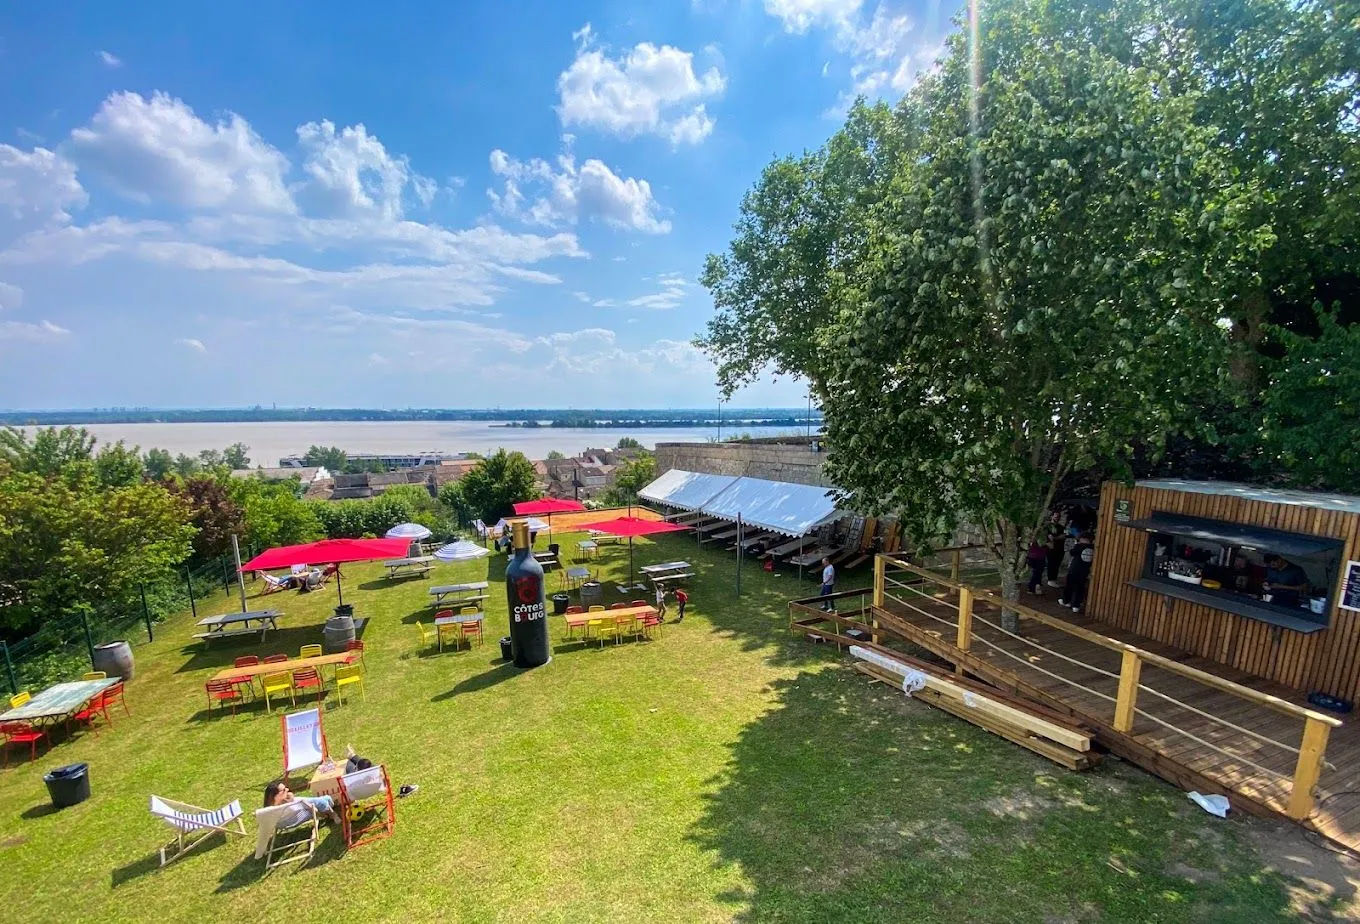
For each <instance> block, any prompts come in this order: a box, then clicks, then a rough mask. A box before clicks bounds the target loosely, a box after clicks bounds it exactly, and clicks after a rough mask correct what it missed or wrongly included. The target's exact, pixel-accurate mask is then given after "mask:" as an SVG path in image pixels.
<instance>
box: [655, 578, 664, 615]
mask: <svg viewBox="0 0 1360 924" xmlns="http://www.w3.org/2000/svg"><path fill="white" fill-rule="evenodd" d="M656 615H657V618H658V619H661V620H665V618H666V585H665V584H662V583H660V582H658V583H657V585H656Z"/></svg>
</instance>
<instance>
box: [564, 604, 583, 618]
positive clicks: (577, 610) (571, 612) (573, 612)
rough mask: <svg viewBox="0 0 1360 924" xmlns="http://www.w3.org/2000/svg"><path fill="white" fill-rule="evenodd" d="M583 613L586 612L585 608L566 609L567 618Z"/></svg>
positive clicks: (572, 607) (570, 607) (573, 607)
mask: <svg viewBox="0 0 1360 924" xmlns="http://www.w3.org/2000/svg"><path fill="white" fill-rule="evenodd" d="M585 611H586V608H585V607H584V606H569V607H567V615H568V616H574V615H576V614H577V613H584V612H585Z"/></svg>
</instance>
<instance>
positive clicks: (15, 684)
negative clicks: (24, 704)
mask: <svg viewBox="0 0 1360 924" xmlns="http://www.w3.org/2000/svg"><path fill="white" fill-rule="evenodd" d="M0 651H3V652H4V653H5V674H6V675H7V676H8V677H9V689H10V692H11V693H18V692H19V681H18V680H17V679H15V677H14V662H13V661H11V660H10V659H9V645H7V644H6V643H5V642H4V640H0Z"/></svg>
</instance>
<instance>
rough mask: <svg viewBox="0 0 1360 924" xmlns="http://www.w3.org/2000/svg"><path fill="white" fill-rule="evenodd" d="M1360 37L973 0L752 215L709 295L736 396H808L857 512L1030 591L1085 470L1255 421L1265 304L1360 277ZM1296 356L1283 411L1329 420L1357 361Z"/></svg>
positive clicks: (770, 173) (1285, 17) (1337, 26)
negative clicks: (979, 555)
mask: <svg viewBox="0 0 1360 924" xmlns="http://www.w3.org/2000/svg"><path fill="white" fill-rule="evenodd" d="M1354 39H1355V36H1354V26H1353V23H1347V22H1346V21H1345V18H1344V17H1337V16H1335V15H1334V14H1333V13H1332V12H1330V11H1329V8H1327V7H1324V6H1321V5H1318V4H1313V3H1302V4H1300V3H1293V2H1288V0H1244V2H1243V3H1240V4H1234V5H1232V6H1231V7H1224V6H1222V5H1215V4H1211V5H1207V6H1206V5H1203V4H1196V3H1192V2H1190V0H1165V2H1163V0H1098V2H1096V3H1089V2H1084V0H1083V2H1077V0H1056V2H1054V0H996V2H992V3H988V4H983V5H981V6H980V19H979V22H978V41H977V43H976V46H975V47H973V48H970V46H969V44H968V43H967V42H966V40H965V38H964V37H963V36H961V35H955V36H954V37H953V38H951V40H950V42H949V45H948V51H947V55H946V57H945V59H944V62H943V64H942V67H941V69H940V70H939V72H938V73H936V74H933V75H930V76H928V77H926V78H924V79H923V80H922V81H921V83H919V84H918V85H917V87H916V88H914V89H913V91H912V92H911V93H910V94H909V96H908V97H907V98H906V99H904V100H903V101H902V103H901V104H900V105H899V106H898V107H897V109H896V110H895V111H894V112H893V113H891V114H887V113H884V112H883V111H882V110H877V111H876V115H875V121H873V122H872V123H871V124H872V125H873V126H874V130H873V131H869V132H866V131H865V113H866V110H864V109H863V108H862V107H861V109H860V110H859V111H857V112H855V113H852V115H851V119H850V121H849V122H848V123H847V126H846V128H845V129H843V130H842V131H841V132H839V133H837V135H836V136H835V137H834V138H833V139H832V141H831V142H830V143H829V144H828V145H827V146H826V147H825V148H824V149H823V150H822V151H820V152H817V153H816V154H814V155H805V156H804V157H803V158H799V159H784V160H781V161H777V162H776V163H775V164H772V165H771V167H770V168H768V169H767V170H766V172H765V174H764V175H762V177H761V180H760V182H759V183H758V184H757V186H756V188H755V189H754V190H753V191H752V193H751V194H750V195H748V197H747V199H746V200H745V201H744V202H743V206H742V217H741V219H740V221H739V222H738V225H737V229H736V232H737V233H736V236H735V239H734V241H733V243H732V245H731V248H730V249H729V251H728V253H726V254H724V255H722V256H718V257H711V258H710V261H709V264H708V269H707V272H706V274H705V279H704V281H705V284H706V285H708V286H709V288H710V290H711V291H712V292H713V295H714V300H715V304H716V305H717V308H718V316H717V317H716V318H715V320H714V322H713V323H712V324H710V326H709V330H708V335H707V337H705V338H704V339H703V340H701V341H700V345H701V346H703V347H704V348H705V349H706V350H707V351H708V352H709V353H710V355H712V356H713V358H714V359H715V360H716V361H717V362H718V364H719V384H720V385H721V386H722V387H723V388H724V389H726V390H728V391H730V390H731V388H732V387H734V386H735V385H738V384H741V383H742V382H744V381H747V380H748V379H749V378H750V377H751V376H753V375H754V374H756V373H757V372H758V371H759V370H760V369H762V368H764V367H767V366H772V367H773V368H774V369H775V371H777V372H796V373H798V374H800V375H803V376H804V377H806V378H807V379H809V381H810V382H811V383H812V385H813V388H814V390H815V391H816V392H817V394H818V397H819V399H820V401H821V403H822V406H823V409H824V411H825V414H826V422H827V429H828V433H829V436H830V449H831V453H830V456H829V460H828V463H829V466H830V468H829V474H830V475H831V477H832V478H833V479H834V480H835V482H836V483H837V484H838V485H840V486H841V487H842V488H844V489H845V490H846V491H847V492H848V493H850V494H851V495H852V497H851V498H850V502H851V505H852V506H855V507H857V508H858V509H863V510H865V511H866V512H877V511H884V510H893V511H896V512H899V513H900V514H901V515H902V516H903V517H904V523H905V525H906V526H907V527H908V528H909V529H910V530H911V532H912V533H913V534H914V536H915V538H916V539H917V540H918V541H921V542H930V541H937V540H939V539H941V538H943V537H944V536H945V535H947V533H948V532H949V530H950V529H951V527H953V526H954V525H956V524H958V523H960V522H967V523H969V524H971V525H980V526H984V527H986V528H988V529H989V530H990V533H991V535H992V537H993V543H994V548H995V551H996V553H997V556H998V561H999V562H1002V563H1003V572H1006V573H1007V575H1008V577H1009V578H1010V580H1009V587H1010V588H1011V589H1012V590H1013V587H1014V583H1013V574H1012V573H1010V571H1009V564H1010V563H1011V562H1013V561H1014V557H1015V555H1016V552H1017V550H1018V549H1019V548H1020V547H1021V546H1022V545H1023V543H1024V542H1025V541H1026V540H1027V538H1028V535H1029V534H1030V532H1032V530H1033V529H1034V528H1035V527H1036V526H1037V525H1038V523H1039V522H1040V521H1041V519H1042V517H1043V514H1044V512H1045V510H1046V508H1047V506H1048V504H1049V503H1050V502H1051V500H1052V498H1053V497H1054V494H1055V492H1056V491H1057V490H1058V486H1059V485H1060V484H1061V483H1062V481H1063V479H1064V478H1065V477H1066V476H1068V474H1069V473H1071V472H1073V471H1074V470H1078V469H1083V468H1088V467H1091V466H1100V467H1102V469H1103V470H1106V471H1113V472H1115V473H1120V472H1127V471H1128V465H1129V463H1130V460H1131V459H1133V457H1134V456H1135V454H1136V452H1135V451H1136V450H1137V451H1138V452H1141V453H1142V454H1143V455H1144V456H1147V457H1150V458H1153V459H1155V458H1156V456H1157V455H1158V454H1159V453H1160V451H1161V450H1162V447H1163V446H1164V444H1165V443H1166V442H1167V440H1169V439H1173V438H1179V437H1181V436H1182V435H1185V434H1191V435H1195V436H1197V437H1199V438H1201V439H1204V438H1209V439H1212V438H1214V434H1213V432H1212V431H1211V430H1210V428H1209V427H1208V426H1206V423H1207V422H1206V421H1205V420H1204V419H1203V418H1202V416H1201V414H1200V413H1199V409H1200V408H1203V407H1224V406H1227V407H1229V408H1231V406H1232V405H1233V403H1234V402H1235V401H1239V400H1240V398H1241V395H1240V393H1238V392H1235V391H1234V389H1236V388H1239V387H1240V385H1239V384H1234V383H1241V382H1243V381H1249V380H1250V379H1251V377H1252V370H1251V368H1250V367H1251V366H1252V365H1253V361H1252V359H1251V358H1250V357H1249V356H1248V355H1247V352H1246V351H1247V350H1248V349H1254V348H1255V346H1256V345H1257V344H1258V343H1259V342H1260V340H1261V337H1260V335H1259V329H1260V327H1261V325H1262V324H1264V323H1265V322H1266V318H1267V317H1268V315H1269V313H1270V311H1269V309H1270V308H1271V307H1272V299H1274V300H1275V301H1276V302H1280V303H1283V302H1287V301H1289V300H1290V299H1294V300H1296V301H1297V300H1303V301H1304V302H1306V303H1308V304H1311V301H1312V300H1313V299H1314V297H1315V296H1316V293H1317V292H1318V290H1319V288H1320V287H1321V285H1322V277H1323V275H1324V274H1333V275H1335V274H1337V273H1342V274H1344V273H1345V272H1352V271H1353V270H1354V267H1355V264H1354V261H1355V259H1356V254H1357V253H1360V248H1357V247H1356V246H1355V244H1356V234H1355V231H1356V218H1355V216H1356V215H1357V213H1360V208H1357V199H1360V196H1357V195H1356V185H1357V182H1360V180H1357V178H1360V170H1357V169H1356V168H1357V164H1356V156H1357V154H1356V152H1357V149H1358V148H1360V146H1357V145H1356V144H1355V141H1356V137H1355V136H1356V124H1357V107H1356V62H1357V50H1356V49H1357V47H1360V46H1358V45H1357V43H1356V42H1355V41H1354ZM974 51H975V52H976V53H977V58H976V62H975V61H974V59H973V55H972V54H971V53H970V52H974ZM885 139H886V140H885ZM836 152H842V153H845V152H848V155H847V156H848V162H849V164H850V165H851V167H850V169H845V168H842V169H838V170H836V171H834V172H833V171H831V170H829V169H828V165H830V164H831V163H832V161H833V156H834V155H835V153H836ZM842 163H844V161H843V162H842ZM856 165H859V166H866V167H873V168H880V169H877V170H873V169H865V170H863V171H861V172H856V169H854V168H855V167H856ZM829 177H847V178H848V179H847V180H846V183H845V185H844V186H842V187H832V186H829V184H828V178H829ZM828 189H832V190H833V191H834V194H833V193H829V192H827V190H828ZM837 206H839V208H837ZM1319 242H1324V243H1323V246H1322V247H1321V248H1319V247H1318V246H1317V245H1318V243H1319ZM1318 250H1321V251H1322V252H1323V253H1322V254H1321V255H1320V254H1318V253H1315V252H1314V253H1309V252H1308V251H1318ZM1323 264H1325V265H1323ZM1280 339H1281V340H1282V341H1283V342H1284V343H1286V345H1287V348H1286V349H1285V351H1284V357H1283V365H1280V366H1271V367H1270V370H1271V371H1270V375H1271V379H1270V381H1271V385H1272V388H1271V389H1269V390H1276V391H1278V394H1279V395H1280V396H1282V397H1281V398H1280V399H1278V400H1272V396H1271V395H1265V396H1258V397H1259V399H1260V403H1261V405H1262V406H1263V407H1264V408H1265V414H1266V419H1268V420H1276V421H1278V422H1279V427H1278V428H1279V429H1281V430H1297V428H1298V427H1299V426H1300V424H1301V419H1302V418H1303V417H1304V416H1305V415H1307V416H1310V417H1317V418H1319V419H1333V420H1335V415H1336V413H1337V411H1336V409H1337V408H1345V407H1346V400H1347V396H1349V395H1350V394H1351V389H1353V387H1354V386H1353V380H1351V379H1348V378H1347V377H1346V376H1344V375H1341V374H1339V370H1340V368H1341V367H1342V365H1343V364H1344V363H1345V360H1344V359H1343V357H1345V356H1347V355H1349V356H1350V357H1351V358H1352V361H1351V362H1350V365H1349V368H1351V369H1353V368H1354V367H1355V363H1354V361H1353V360H1354V341H1353V340H1352V339H1351V338H1349V337H1348V336H1342V335H1341V333H1340V327H1337V328H1334V329H1329V330H1328V331H1327V332H1326V333H1324V336H1323V337H1321V338H1318V339H1317V341H1316V343H1315V344H1314V345H1313V346H1310V347H1307V348H1305V347H1304V346H1303V345H1302V343H1301V342H1300V341H1298V340H1290V339H1289V338H1288V337H1287V336H1283V335H1282V336H1281V338H1280ZM1324 370H1325V371H1324ZM1230 372H1231V373H1233V375H1231V376H1230V375H1229V374H1228V373H1230ZM1320 376H1322V378H1321V379H1320V378H1319V377H1320ZM1319 382H1322V384H1323V387H1322V388H1321V389H1319V388H1318V387H1317V386H1318V384H1319ZM1291 383H1292V386H1293V388H1295V389H1309V394H1310V396H1312V397H1314V398H1317V401H1316V403H1314V402H1312V401H1305V400H1304V399H1303V397H1302V396H1301V395H1300V394H1299V393H1298V392H1297V391H1291ZM1310 383H1311V384H1310ZM1276 385H1278V386H1279V387H1278V389H1276ZM1281 401H1283V402H1286V403H1287V406H1288V408H1289V409H1290V414H1288V415H1286V414H1285V413H1284V411H1285V409H1286V408H1285V406H1282V405H1281ZM1350 406H1351V407H1353V406H1354V405H1353V404H1352V405H1350ZM1272 408H1274V410H1271V409H1272ZM1233 413H1235V412H1233ZM1342 413H1344V411H1343V412H1342ZM1352 413H1353V412H1352ZM1272 414H1273V416H1272ZM1231 416H1232V414H1231V413H1230V414H1225V415H1224V419H1228V418H1230V417H1231ZM1352 420H1353V417H1352ZM1351 430H1352V432H1353V430H1354V425H1353V424H1352V425H1351ZM1319 432H1320V431H1319ZM1302 433H1303V431H1298V432H1297V433H1296V434H1295V437H1293V438H1290V440H1292V441H1293V442H1295V443H1298V445H1299V447H1300V448H1301V447H1304V446H1307V445H1309V443H1308V441H1306V440H1303V438H1302ZM1288 441H1289V440H1287V442H1288ZM1247 455H1250V453H1248V454H1247ZM1297 455H1298V454H1297V453H1295V456H1297ZM1344 465H1345V463H1344V462H1342V463H1340V464H1339V465H1331V464H1329V465H1328V466H1327V470H1328V471H1329V472H1335V471H1336V470H1337V469H1338V468H1344ZM1319 477H1320V475H1319Z"/></svg>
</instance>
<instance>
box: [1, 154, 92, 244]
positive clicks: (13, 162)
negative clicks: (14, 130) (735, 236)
mask: <svg viewBox="0 0 1360 924" xmlns="http://www.w3.org/2000/svg"><path fill="white" fill-rule="evenodd" d="M87 201H88V197H87V195H86V193H85V189H84V187H82V186H81V185H80V181H79V180H77V179H76V167H75V164H73V163H71V162H70V161H69V160H67V159H66V158H65V157H62V156H61V155H60V154H57V153H54V152H52V151H49V150H47V149H46V148H41V147H35V148H34V149H33V150H31V151H21V150H19V149H18V148H16V147H12V146H11V145H8V144H0V233H3V232H6V231H8V232H11V233H21V232H23V231H28V230H31V229H33V228H39V227H43V226H49V225H62V224H65V223H66V222H68V221H70V219H71V216H70V214H69V213H68V212H67V209H69V208H72V207H79V206H83V205H85V203H86V202H87Z"/></svg>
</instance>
